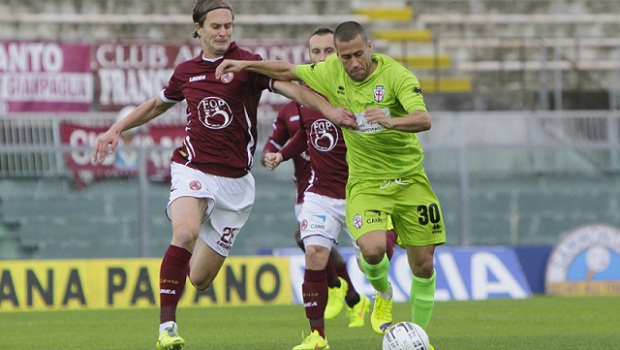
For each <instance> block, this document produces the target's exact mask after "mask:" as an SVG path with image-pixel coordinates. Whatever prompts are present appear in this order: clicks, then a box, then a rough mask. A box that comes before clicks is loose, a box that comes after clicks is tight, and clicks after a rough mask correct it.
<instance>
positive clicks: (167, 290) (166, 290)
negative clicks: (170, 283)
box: [159, 288, 177, 295]
mask: <svg viewBox="0 0 620 350" xmlns="http://www.w3.org/2000/svg"><path fill="white" fill-rule="evenodd" d="M159 294H168V295H176V294H177V292H176V291H175V290H174V289H163V288H162V289H160V290H159Z"/></svg>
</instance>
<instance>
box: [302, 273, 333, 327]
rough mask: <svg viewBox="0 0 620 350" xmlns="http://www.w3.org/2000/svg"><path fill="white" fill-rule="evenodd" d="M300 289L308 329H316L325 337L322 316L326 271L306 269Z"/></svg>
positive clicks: (324, 305) (325, 302) (325, 298)
mask: <svg viewBox="0 0 620 350" xmlns="http://www.w3.org/2000/svg"><path fill="white" fill-rule="evenodd" d="M301 290H302V292H303V299H304V307H305V309H306V317H307V318H308V320H309V321H310V329H312V331H318V332H319V334H320V335H321V336H322V337H323V338H325V318H323V315H324V314H325V307H326V306H327V273H326V272H325V270H308V269H306V272H305V273H304V283H303V284H302V285H301Z"/></svg>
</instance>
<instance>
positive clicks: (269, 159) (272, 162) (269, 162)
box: [263, 152, 284, 171]
mask: <svg viewBox="0 0 620 350" xmlns="http://www.w3.org/2000/svg"><path fill="white" fill-rule="evenodd" d="M283 159H284V157H282V153H280V152H277V153H274V152H267V153H265V154H264V155H263V163H265V164H264V165H265V168H267V169H268V170H270V171H273V170H274V169H275V168H277V167H278V165H280V163H282V160H283Z"/></svg>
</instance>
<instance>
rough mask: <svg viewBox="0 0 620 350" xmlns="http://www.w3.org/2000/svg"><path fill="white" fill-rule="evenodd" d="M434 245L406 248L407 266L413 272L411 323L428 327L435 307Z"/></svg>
mask: <svg viewBox="0 0 620 350" xmlns="http://www.w3.org/2000/svg"><path fill="white" fill-rule="evenodd" d="M434 252H435V246H434V245H428V246H422V247H416V246H407V257H408V260H409V266H410V267H411V271H412V272H413V280H412V282H411V294H410V295H411V315H412V318H413V323H415V324H417V325H419V326H420V327H422V328H426V327H428V324H429V322H430V320H431V314H432V313H433V308H434V306H435V287H436V278H435V269H434V267H433V255H434Z"/></svg>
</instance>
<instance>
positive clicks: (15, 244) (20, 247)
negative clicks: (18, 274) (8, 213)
mask: <svg viewBox="0 0 620 350" xmlns="http://www.w3.org/2000/svg"><path fill="white" fill-rule="evenodd" d="M20 226H21V224H20V223H19V221H7V220H6V219H5V218H4V215H3V212H2V198H0V259H1V260H15V259H20V258H28V257H31V256H32V254H33V253H35V252H36V251H37V250H39V246H38V245H37V244H24V243H23V242H22V241H21V239H20V232H19V228H20Z"/></svg>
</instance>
